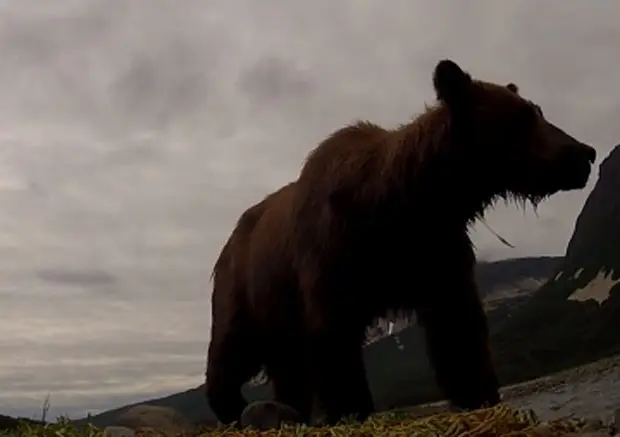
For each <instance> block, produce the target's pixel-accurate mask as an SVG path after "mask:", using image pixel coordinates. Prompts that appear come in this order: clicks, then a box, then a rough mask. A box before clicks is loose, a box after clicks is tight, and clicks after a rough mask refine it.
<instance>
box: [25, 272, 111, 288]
mask: <svg viewBox="0 0 620 437" xmlns="http://www.w3.org/2000/svg"><path fill="white" fill-rule="evenodd" d="M35 275H36V276H38V277H39V278H40V279H41V280H43V281H45V282H52V283H58V284H64V285H69V286H71V285H78V286H93V287H100V286H109V285H115V284H116V278H115V277H114V275H112V274H110V273H108V272H104V271H99V270H94V269H91V270H82V271H79V270H77V271H71V270H67V269H43V270H39V271H37V272H35Z"/></svg>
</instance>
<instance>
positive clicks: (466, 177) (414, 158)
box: [387, 108, 501, 229]
mask: <svg viewBox="0 0 620 437" xmlns="http://www.w3.org/2000/svg"><path fill="white" fill-rule="evenodd" d="M441 110H444V109H443V108H441V109H436V110H435V111H436V113H435V114H432V115H435V116H437V115H438V114H439V115H440V117H438V118H439V121H438V122H437V123H438V124H437V125H436V126H433V125H432V124H429V125H428V126H425V127H424V131H425V132H424V131H422V132H420V130H419V128H418V127H417V126H413V127H414V128H413V129H412V128H411V126H409V127H404V128H402V131H401V132H399V133H398V134H399V135H402V137H401V138H400V139H399V140H398V142H399V143H400V150H402V154H401V156H399V157H398V158H397V159H394V160H393V161H392V165H393V166H394V167H395V168H394V170H393V172H387V173H393V174H397V175H398V174H400V175H401V176H400V177H398V178H396V179H395V181H394V183H393V187H391V189H392V190H393V191H394V192H400V193H401V202H402V206H401V211H406V213H407V214H408V215H410V217H409V221H411V220H413V221H415V222H419V221H423V222H429V223H433V224H437V223H438V221H439V222H442V221H443V222H445V223H444V225H445V226H446V227H449V226H454V227H455V228H460V229H462V228H464V227H465V228H466V227H467V226H469V225H470V224H472V223H473V222H474V221H475V220H476V219H479V218H480V217H482V216H483V214H484V211H485V210H486V209H487V208H488V207H489V206H491V205H492V204H493V202H494V200H495V199H496V198H497V197H498V196H500V194H501V193H500V192H499V191H500V190H497V189H496V187H493V186H492V184H489V180H488V179H485V178H484V177H482V176H483V175H485V174H488V169H485V168H484V167H481V168H478V167H480V166H481V160H480V159H476V158H475V157H472V156H471V154H468V153H466V152H467V151H471V150H474V148H473V147H470V146H469V145H468V144H457V143H456V142H455V138H454V137H455V135H454V133H453V131H452V129H451V126H450V122H449V121H447V122H446V121H442V119H444V120H445V119H446V118H445V115H441V114H440V113H439V111H441ZM408 129H409V130H408ZM423 134H426V135H424V136H423ZM397 179H400V182H396V180H397ZM402 181H405V183H404V186H405V188H404V190H403V187H402V185H403V182H402ZM399 185H400V186H399ZM390 197H391V196H390Z"/></svg>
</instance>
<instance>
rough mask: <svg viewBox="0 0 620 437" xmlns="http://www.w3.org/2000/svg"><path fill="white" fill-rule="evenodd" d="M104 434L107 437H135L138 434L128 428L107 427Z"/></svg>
mask: <svg viewBox="0 0 620 437" xmlns="http://www.w3.org/2000/svg"><path fill="white" fill-rule="evenodd" d="M103 434H104V436H105V437H134V436H135V435H136V432H135V431H134V430H133V429H131V428H127V427H126V426H106V427H105V428H104V430H103Z"/></svg>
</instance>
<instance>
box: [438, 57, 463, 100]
mask: <svg viewBox="0 0 620 437" xmlns="http://www.w3.org/2000/svg"><path fill="white" fill-rule="evenodd" d="M470 85H471V76H470V75H469V74H467V73H465V72H464V71H463V70H461V67H459V66H458V65H457V64H456V62H454V61H451V60H449V59H444V60H442V61H439V63H438V64H437V66H436V67H435V71H434V73H433V86H434V87H435V93H436V94H437V99H438V100H441V101H442V102H444V103H446V104H447V105H449V106H453V105H457V106H458V105H459V103H463V100H464V99H465V98H466V96H467V94H468V91H469V89H470V88H469V87H470Z"/></svg>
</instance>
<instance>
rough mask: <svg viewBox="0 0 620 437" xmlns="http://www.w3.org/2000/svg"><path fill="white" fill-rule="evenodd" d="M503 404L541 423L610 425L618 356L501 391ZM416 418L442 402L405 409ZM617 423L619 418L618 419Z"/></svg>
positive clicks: (440, 408) (619, 377) (618, 381)
mask: <svg viewBox="0 0 620 437" xmlns="http://www.w3.org/2000/svg"><path fill="white" fill-rule="evenodd" d="M501 392H502V396H503V399H504V401H505V402H506V403H507V404H509V405H511V406H513V407H515V408H518V409H531V410H533V411H534V412H535V413H536V415H537V416H538V417H539V418H540V419H541V420H545V421H546V420H554V419H560V418H570V417H582V418H587V419H600V420H602V421H603V422H604V423H606V424H609V423H611V422H612V421H613V419H614V414H615V411H617V410H618V409H620V356H615V357H611V358H607V359H604V360H601V361H597V362H595V363H592V364H588V365H585V366H581V367H577V368H574V369H570V370H565V371H563V372H560V373H556V374H554V375H550V376H546V377H543V378H538V379H535V380H532V381H527V382H524V383H521V384H515V385H511V386H507V387H504V388H502V390H501ZM407 410H409V411H412V412H413V413H417V414H419V416H421V417H423V416H428V415H430V414H436V413H440V412H444V411H446V410H447V404H446V403H445V402H436V403H432V404H426V405H420V406H417V407H414V408H412V409H407ZM619 421H620V417H619Z"/></svg>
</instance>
